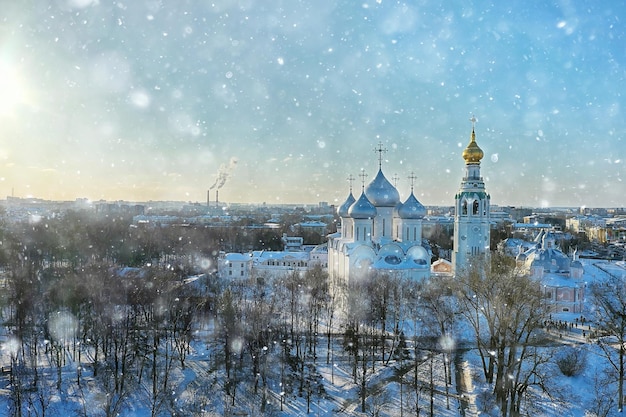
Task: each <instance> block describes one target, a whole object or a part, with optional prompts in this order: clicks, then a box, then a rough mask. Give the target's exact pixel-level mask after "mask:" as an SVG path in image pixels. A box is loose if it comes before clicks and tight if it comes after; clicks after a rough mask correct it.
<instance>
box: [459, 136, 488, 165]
mask: <svg viewBox="0 0 626 417" xmlns="http://www.w3.org/2000/svg"><path fill="white" fill-rule="evenodd" d="M483 156H485V154H484V152H483V150H482V149H480V147H479V146H478V144H477V143H476V134H475V133H474V129H472V137H471V140H470V143H469V144H468V145H467V148H465V150H464V151H463V159H465V163H467V164H479V163H480V160H481V159H483Z"/></svg>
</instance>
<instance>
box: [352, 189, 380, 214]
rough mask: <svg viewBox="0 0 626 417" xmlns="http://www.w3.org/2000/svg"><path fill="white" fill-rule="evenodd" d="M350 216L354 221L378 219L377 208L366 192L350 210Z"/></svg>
mask: <svg viewBox="0 0 626 417" xmlns="http://www.w3.org/2000/svg"><path fill="white" fill-rule="evenodd" d="M348 215H349V216H350V217H352V218H353V219H373V218H374V217H376V207H374V205H373V204H372V203H371V202H370V201H369V199H368V198H367V196H366V195H365V192H363V193H361V197H359V199H358V200H357V201H355V202H354V203H352V205H351V206H350V208H349V209H348Z"/></svg>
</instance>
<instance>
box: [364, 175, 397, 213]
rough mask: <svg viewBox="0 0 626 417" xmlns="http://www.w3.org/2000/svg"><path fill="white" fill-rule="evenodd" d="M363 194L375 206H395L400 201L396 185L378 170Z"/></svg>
mask: <svg viewBox="0 0 626 417" xmlns="http://www.w3.org/2000/svg"><path fill="white" fill-rule="evenodd" d="M365 195H366V196H367V198H368V199H369V200H370V201H371V202H372V204H374V206H376V207H395V206H396V205H397V204H398V203H399V202H400V194H399V193H398V190H397V189H396V187H394V186H393V185H391V183H390V182H389V181H388V180H387V178H385V176H384V175H383V171H382V170H380V169H379V170H378V174H377V175H376V178H374V180H373V181H372V182H370V183H369V184H368V186H367V187H365Z"/></svg>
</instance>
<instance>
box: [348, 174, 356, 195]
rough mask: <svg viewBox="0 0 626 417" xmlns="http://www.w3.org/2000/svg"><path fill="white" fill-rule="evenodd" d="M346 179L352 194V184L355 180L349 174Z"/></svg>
mask: <svg viewBox="0 0 626 417" xmlns="http://www.w3.org/2000/svg"><path fill="white" fill-rule="evenodd" d="M346 179H347V180H348V183H349V184H350V192H352V183H353V182H354V180H355V179H356V178H354V177H353V176H352V174H350V175H348V178H346Z"/></svg>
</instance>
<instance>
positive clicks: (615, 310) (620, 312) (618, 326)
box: [589, 275, 626, 413]
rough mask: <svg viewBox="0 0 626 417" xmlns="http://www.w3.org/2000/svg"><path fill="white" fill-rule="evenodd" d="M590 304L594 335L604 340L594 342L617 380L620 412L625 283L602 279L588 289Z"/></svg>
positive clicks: (625, 363)
mask: <svg viewBox="0 0 626 417" xmlns="http://www.w3.org/2000/svg"><path fill="white" fill-rule="evenodd" d="M589 290H590V294H591V300H592V302H593V304H594V305H595V307H596V308H595V321H596V326H597V328H598V331H599V332H600V333H601V334H602V335H604V336H607V337H600V338H599V339H598V346H600V348H601V349H602V351H603V352H604V356H605V358H606V359H607V361H608V363H609V364H610V366H611V367H612V368H613V370H614V371H615V373H616V376H617V409H618V411H619V412H620V413H621V412H622V410H623V408H624V376H625V374H626V346H625V344H626V279H625V278H624V277H618V276H616V275H609V276H608V277H607V278H606V279H604V280H601V281H595V282H592V283H591V284H590V285H589Z"/></svg>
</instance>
